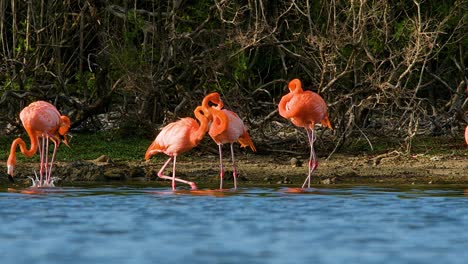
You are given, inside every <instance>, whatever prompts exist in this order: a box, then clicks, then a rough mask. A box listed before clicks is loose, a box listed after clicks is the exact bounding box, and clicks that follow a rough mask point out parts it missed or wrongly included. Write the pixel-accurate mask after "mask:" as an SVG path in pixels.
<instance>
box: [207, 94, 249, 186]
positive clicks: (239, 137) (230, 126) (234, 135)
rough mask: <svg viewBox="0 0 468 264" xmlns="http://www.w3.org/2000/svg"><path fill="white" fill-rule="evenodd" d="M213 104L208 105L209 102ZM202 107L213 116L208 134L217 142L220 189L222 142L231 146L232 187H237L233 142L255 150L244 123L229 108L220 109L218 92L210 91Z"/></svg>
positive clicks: (222, 105) (221, 105)
mask: <svg viewBox="0 0 468 264" xmlns="http://www.w3.org/2000/svg"><path fill="white" fill-rule="evenodd" d="M210 102H211V103H213V104H215V105H213V106H210V105H209V103H210ZM202 107H203V109H204V110H205V111H207V112H210V113H211V115H212V116H213V122H212V123H211V125H210V128H209V131H208V134H209V135H210V136H211V138H212V139H213V140H214V142H216V144H218V148H219V164H220V165H219V166H220V169H219V170H220V172H219V177H220V184H219V188H220V190H222V189H223V178H224V166H223V151H222V146H223V144H226V143H229V144H230V146H231V158H232V166H233V171H232V176H233V178H234V189H237V166H236V160H235V157H234V142H239V143H240V145H241V147H244V148H245V147H250V148H251V149H252V150H253V151H256V149H255V146H254V144H253V142H252V139H251V138H250V135H249V134H248V133H247V130H246V128H245V126H244V123H243V122H242V120H241V119H240V118H239V116H238V115H237V114H236V113H234V112H232V111H229V110H226V109H222V108H223V107H224V104H223V102H222V101H221V99H220V96H219V94H218V93H211V94H209V95H207V96H205V98H204V99H203V101H202Z"/></svg>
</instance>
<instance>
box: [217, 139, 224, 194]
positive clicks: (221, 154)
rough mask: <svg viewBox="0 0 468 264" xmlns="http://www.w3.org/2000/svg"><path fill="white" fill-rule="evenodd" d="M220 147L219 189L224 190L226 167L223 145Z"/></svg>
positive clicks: (219, 145)
mask: <svg viewBox="0 0 468 264" xmlns="http://www.w3.org/2000/svg"><path fill="white" fill-rule="evenodd" d="M218 147H219V189H220V190H222V189H223V179H224V166H223V145H222V144H218Z"/></svg>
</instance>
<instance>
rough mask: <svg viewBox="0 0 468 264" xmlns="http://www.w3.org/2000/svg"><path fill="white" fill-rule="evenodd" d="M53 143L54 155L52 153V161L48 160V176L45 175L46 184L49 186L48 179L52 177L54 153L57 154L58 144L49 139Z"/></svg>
mask: <svg viewBox="0 0 468 264" xmlns="http://www.w3.org/2000/svg"><path fill="white" fill-rule="evenodd" d="M51 140H52V142H54V153H52V159H51V160H50V167H49V174H48V175H47V184H48V185H49V184H50V178H51V176H52V165H54V160H55V153H57V148H58V144H57V142H56V141H55V140H53V139H51Z"/></svg>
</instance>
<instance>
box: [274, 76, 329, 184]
mask: <svg viewBox="0 0 468 264" xmlns="http://www.w3.org/2000/svg"><path fill="white" fill-rule="evenodd" d="M288 88H289V93H288V94H286V95H284V96H283V97H282V98H281V101H280V103H279V105H278V110H279V114H280V115H281V116H282V117H284V118H287V119H289V120H291V122H292V123H293V124H294V125H296V126H298V127H304V128H305V129H306V131H307V136H308V139H309V144H310V158H309V174H308V176H307V178H306V180H305V181H304V184H303V185H302V188H304V187H305V185H306V183H308V185H307V186H308V188H310V178H311V175H312V172H313V171H314V170H315V169H316V168H317V166H318V162H317V158H316V155H315V151H314V137H315V135H314V126H315V124H317V123H319V122H320V123H321V124H322V125H323V126H325V127H328V128H332V126H331V124H330V120H329V119H328V113H327V105H326V103H325V101H324V100H323V98H322V97H321V96H320V95H318V94H317V93H314V92H312V91H304V90H302V85H301V81H300V80H299V79H294V80H292V81H291V82H289V85H288Z"/></svg>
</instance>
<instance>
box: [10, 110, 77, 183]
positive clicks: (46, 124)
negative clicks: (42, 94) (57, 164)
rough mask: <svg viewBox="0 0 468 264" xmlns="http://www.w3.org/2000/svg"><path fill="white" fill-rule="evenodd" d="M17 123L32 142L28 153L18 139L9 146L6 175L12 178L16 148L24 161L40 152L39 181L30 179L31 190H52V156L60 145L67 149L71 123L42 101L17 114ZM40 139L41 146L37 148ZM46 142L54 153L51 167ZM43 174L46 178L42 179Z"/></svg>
mask: <svg viewBox="0 0 468 264" xmlns="http://www.w3.org/2000/svg"><path fill="white" fill-rule="evenodd" d="M20 119H21V122H22V124H23V127H24V128H25V130H26V132H27V133H28V136H29V139H30V141H31V146H30V149H27V148H26V143H25V142H24V140H23V139H21V138H17V139H15V140H14V141H13V143H12V144H11V149H10V156H9V157H8V161H7V173H8V174H9V175H10V176H11V177H13V175H14V170H15V166H16V147H17V146H18V145H19V147H20V150H21V153H23V155H25V156H26V157H28V158H29V157H32V156H33V155H34V154H36V152H37V149H39V152H40V160H41V165H40V170H39V175H40V178H39V179H37V175H36V178H35V179H33V178H31V177H30V178H31V180H32V181H33V187H53V186H54V184H53V180H52V179H51V175H52V165H53V163H54V159H55V153H56V152H57V148H58V146H59V144H60V142H64V143H65V145H67V146H68V141H67V137H66V135H67V132H68V129H69V128H70V119H69V118H68V117H67V116H63V115H60V113H59V111H58V110H57V108H55V106H53V105H52V104H50V103H48V102H45V101H36V102H33V103H31V104H29V105H28V106H26V107H25V108H24V109H23V110H22V111H21V112H20ZM39 138H42V143H41V145H39ZM49 139H50V140H51V141H52V142H53V143H54V151H53V154H52V159H51V161H50V164H49V162H48V159H49V157H48V154H49ZM44 173H45V175H44Z"/></svg>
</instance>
